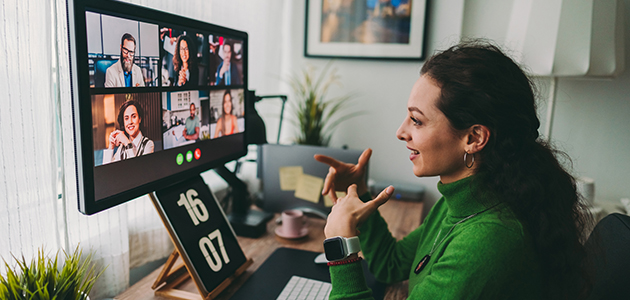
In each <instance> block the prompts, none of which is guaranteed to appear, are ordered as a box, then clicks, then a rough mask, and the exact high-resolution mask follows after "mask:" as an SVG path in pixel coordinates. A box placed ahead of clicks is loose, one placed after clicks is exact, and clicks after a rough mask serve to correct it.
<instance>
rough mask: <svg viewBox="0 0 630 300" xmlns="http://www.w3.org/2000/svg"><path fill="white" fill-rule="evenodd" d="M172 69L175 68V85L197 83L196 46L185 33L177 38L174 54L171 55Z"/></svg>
mask: <svg viewBox="0 0 630 300" xmlns="http://www.w3.org/2000/svg"><path fill="white" fill-rule="evenodd" d="M173 69H174V70H175V85H176V86H189V85H198V84H199V69H198V67H197V48H196V46H195V43H194V41H193V39H192V38H190V37H189V36H187V35H184V34H182V35H180V36H179V37H178V38H177V45H175V55H173Z"/></svg>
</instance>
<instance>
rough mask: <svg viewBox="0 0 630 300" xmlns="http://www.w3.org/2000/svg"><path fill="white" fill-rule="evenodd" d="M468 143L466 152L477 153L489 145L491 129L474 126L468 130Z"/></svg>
mask: <svg viewBox="0 0 630 300" xmlns="http://www.w3.org/2000/svg"><path fill="white" fill-rule="evenodd" d="M466 138H467V139H468V140H467V143H466V151H467V152H468V153H471V154H472V153H477V152H479V151H481V150H483V148H484V147H485V146H486V145H487V144H488V140H489V139H490V129H488V127H486V126H484V125H479V124H476V125H473V126H470V128H469V129H468V133H467V134H466Z"/></svg>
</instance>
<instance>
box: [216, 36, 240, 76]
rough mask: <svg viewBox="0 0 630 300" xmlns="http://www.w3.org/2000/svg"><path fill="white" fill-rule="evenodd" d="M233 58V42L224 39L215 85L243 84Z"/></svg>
mask: <svg viewBox="0 0 630 300" xmlns="http://www.w3.org/2000/svg"><path fill="white" fill-rule="evenodd" d="M233 58H234V44H233V43H231V42H227V41H226V42H225V44H223V61H222V62H221V63H220V64H219V66H218V67H217V73H216V78H217V80H216V81H215V85H233V84H235V85H236V84H243V83H242V81H241V75H240V74H239V72H238V67H237V66H236V64H235V63H234V61H233Z"/></svg>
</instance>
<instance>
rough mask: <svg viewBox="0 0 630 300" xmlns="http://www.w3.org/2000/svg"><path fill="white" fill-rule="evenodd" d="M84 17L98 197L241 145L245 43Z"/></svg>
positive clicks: (107, 17)
mask: <svg viewBox="0 0 630 300" xmlns="http://www.w3.org/2000/svg"><path fill="white" fill-rule="evenodd" d="M85 17H86V33H87V52H88V55H87V57H88V70H89V84H90V89H89V90H90V100H91V111H92V137H93V149H94V183H95V185H94V189H95V190H94V192H95V196H96V199H103V198H106V197H109V196H112V195H115V194H116V193H118V192H119V191H125V190H126V189H129V188H134V187H137V186H139V185H142V184H146V183H149V182H153V181H154V180H157V179H161V178H164V177H166V176H169V175H172V174H176V173H178V172H181V171H182V170H184V169H189V168H192V167H194V166H197V165H202V164H204V163H207V162H210V161H213V160H214V159H217V158H223V157H226V156H229V155H230V153H232V152H235V151H239V150H240V149H241V148H243V147H244V146H243V143H244V142H243V139H244V134H243V131H244V129H245V118H244V114H245V108H244V107H245V99H244V97H245V87H246V85H245V83H244V80H245V76H244V71H245V70H244V60H245V56H246V53H244V52H245V50H244V48H245V45H244V43H245V42H246V41H245V40H244V39H239V38H235V37H230V36H227V35H225V34H221V33H217V32H209V31H204V30H200V29H194V28H186V27H183V26H173V25H169V24H167V23H164V24H161V23H154V22H146V21H142V20H141V19H140V18H139V19H133V18H126V17H120V16H116V15H114V14H109V13H104V12H96V11H88V12H86V15H85ZM230 147H232V148H230ZM234 147H235V148H236V149H234ZM140 171H141V172H140ZM130 177H131V178H130Z"/></svg>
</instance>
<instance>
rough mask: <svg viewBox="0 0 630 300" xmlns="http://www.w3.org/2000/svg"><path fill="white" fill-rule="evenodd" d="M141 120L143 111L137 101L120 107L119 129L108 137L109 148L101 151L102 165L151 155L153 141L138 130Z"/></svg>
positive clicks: (128, 102)
mask: <svg viewBox="0 0 630 300" xmlns="http://www.w3.org/2000/svg"><path fill="white" fill-rule="evenodd" d="M143 119H144V110H143V109H142V106H140V103H138V102H137V101H135V100H129V101H126V102H125V103H123V105H121V106H120V110H119V111H118V127H119V128H120V129H117V130H114V131H113V132H112V133H111V134H110V135H109V146H108V148H107V149H105V150H104V151H103V164H107V163H110V162H113V161H119V160H124V159H128V158H132V157H137V156H141V155H145V154H149V153H153V147H154V145H153V141H152V140H150V139H149V138H147V137H145V136H143V135H142V131H141V130H140V127H141V125H142V120H143ZM114 150H115V151H114Z"/></svg>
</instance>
